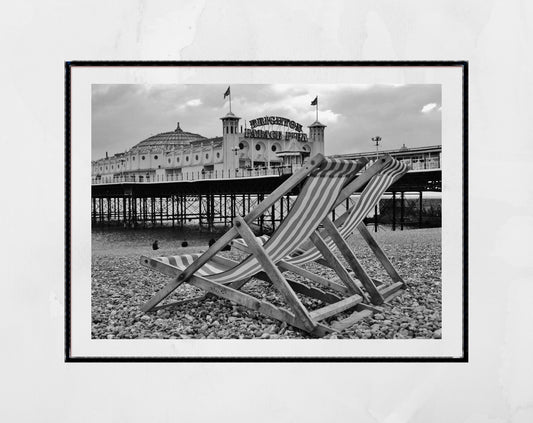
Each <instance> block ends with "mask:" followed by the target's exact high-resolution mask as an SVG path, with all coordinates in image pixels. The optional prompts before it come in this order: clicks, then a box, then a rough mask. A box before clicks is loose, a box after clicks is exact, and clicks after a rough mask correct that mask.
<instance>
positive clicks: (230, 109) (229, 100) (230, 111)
mask: <svg viewBox="0 0 533 423" xmlns="http://www.w3.org/2000/svg"><path fill="white" fill-rule="evenodd" d="M229 112H230V113H231V87H230V91H229Z"/></svg>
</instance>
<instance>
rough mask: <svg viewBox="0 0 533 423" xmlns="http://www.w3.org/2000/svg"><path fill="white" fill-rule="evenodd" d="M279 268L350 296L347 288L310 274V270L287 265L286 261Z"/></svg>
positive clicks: (280, 263)
mask: <svg viewBox="0 0 533 423" xmlns="http://www.w3.org/2000/svg"><path fill="white" fill-rule="evenodd" d="M278 266H279V268H280V269H282V270H287V271H289V272H293V273H296V274H297V275H300V276H302V277H304V278H306V279H309V280H310V281H313V282H316V283H318V284H321V285H324V286H327V287H328V288H331V289H333V290H335V291H337V292H340V293H341V294H345V295H348V294H350V293H351V292H350V290H349V289H348V288H346V287H345V286H343V285H341V284H339V283H337V282H334V281H330V280H329V279H326V278H323V277H322V276H319V275H316V274H314V273H313V272H310V271H309V270H306V269H303V268H301V267H298V266H295V265H294V264H291V263H287V262H286V261H280V262H279V263H278Z"/></svg>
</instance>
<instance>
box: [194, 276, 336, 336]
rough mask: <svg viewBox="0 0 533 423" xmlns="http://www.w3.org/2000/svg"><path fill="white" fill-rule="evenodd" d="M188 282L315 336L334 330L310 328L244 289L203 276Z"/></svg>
mask: <svg viewBox="0 0 533 423" xmlns="http://www.w3.org/2000/svg"><path fill="white" fill-rule="evenodd" d="M187 283H189V284H191V285H193V286H196V287H197V288H201V289H203V290H205V291H208V292H210V293H212V294H215V295H216V296H218V297H221V298H226V299H228V300H230V301H233V302H235V303H237V304H240V305H242V306H244V307H247V308H249V309H251V310H254V311H257V312H259V313H262V314H264V315H266V316H268V317H271V318H273V319H276V320H280V321H282V322H286V323H288V324H290V325H292V326H295V327H297V328H299V329H302V330H304V331H306V332H309V333H311V334H312V335H314V336H319V337H321V336H324V335H326V334H327V333H330V332H332V329H331V328H329V327H327V326H325V325H321V324H317V325H316V326H315V327H313V328H312V329H311V330H308V329H307V327H305V326H304V325H303V324H302V322H301V320H300V319H298V318H297V317H296V316H295V315H294V314H293V313H291V312H290V311H288V310H285V309H283V308H280V307H276V306H274V305H273V304H271V303H269V302H266V301H261V300H258V299H257V298H254V297H252V296H251V295H249V294H246V293H244V292H242V291H237V290H236V289H233V288H230V287H229V286H225V285H221V284H219V283H216V282H212V281H210V280H208V279H205V278H203V277H201V276H192V277H191V278H190V279H189V280H188V281H187Z"/></svg>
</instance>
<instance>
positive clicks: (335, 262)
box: [311, 231, 368, 301]
mask: <svg viewBox="0 0 533 423" xmlns="http://www.w3.org/2000/svg"><path fill="white" fill-rule="evenodd" d="M311 241H313V243H314V244H315V246H316V248H318V251H320V254H322V257H324V259H325V260H326V261H327V262H328V263H329V264H330V265H331V267H332V268H333V270H335V272H336V273H337V275H338V276H339V278H340V279H341V280H342V281H343V282H344V283H345V284H346V286H347V288H348V289H349V290H350V292H351V293H352V294H359V295H361V296H362V297H363V298H364V299H366V300H367V301H368V298H367V294H366V293H365V292H363V290H362V289H361V288H359V287H358V286H357V284H356V283H355V281H354V280H353V279H352V277H351V275H350V274H349V273H348V271H347V270H346V268H345V267H344V266H343V265H342V263H341V262H340V261H339V259H338V258H337V257H336V256H335V254H333V252H332V251H331V250H330V249H329V247H328V246H327V244H326V243H325V242H324V240H323V239H322V237H321V236H320V235H319V234H318V232H316V231H315V232H314V233H313V234H312V235H311Z"/></svg>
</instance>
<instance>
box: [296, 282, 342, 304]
mask: <svg viewBox="0 0 533 423" xmlns="http://www.w3.org/2000/svg"><path fill="white" fill-rule="evenodd" d="M287 282H288V283H289V285H290V286H291V288H292V289H293V290H294V291H295V292H297V293H299V294H302V295H305V296H307V297H310V298H316V299H317V300H320V301H323V302H325V303H327V304H330V303H335V302H337V301H341V300H342V298H341V297H339V296H337V295H335V294H330V293H329V292H325V291H322V290H321V289H318V288H315V287H313V286H307V285H306V284H304V283H301V282H297V281H294V280H292V279H287Z"/></svg>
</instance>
